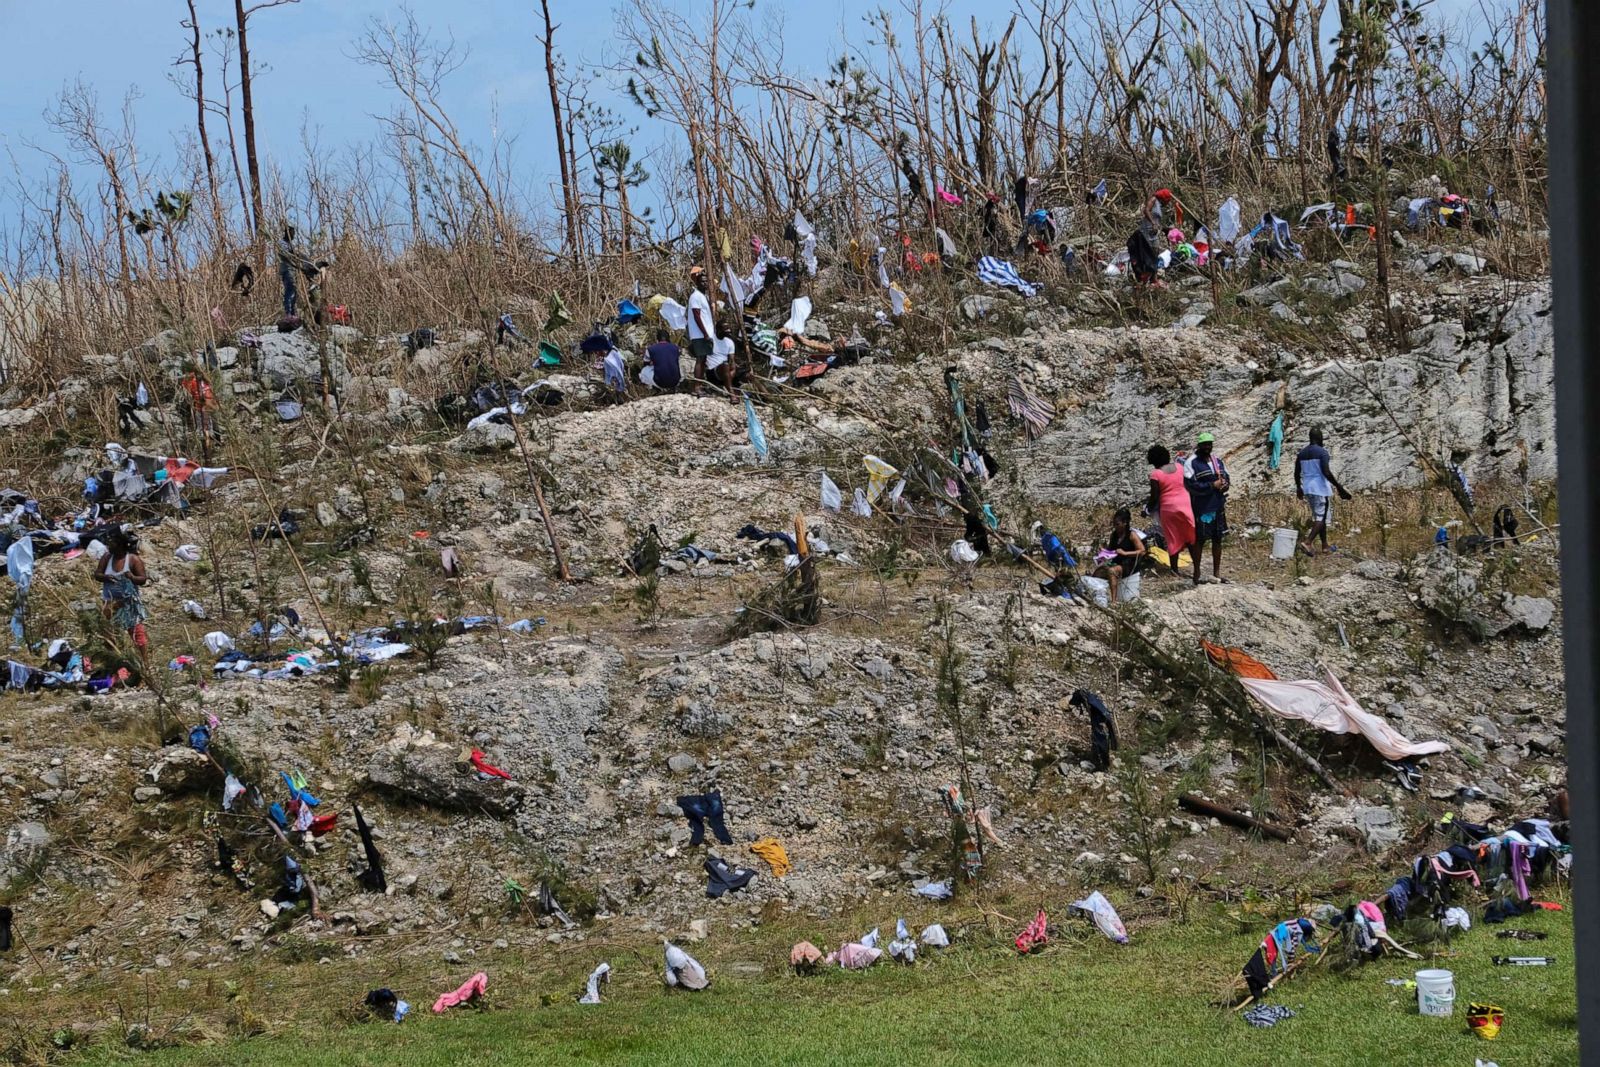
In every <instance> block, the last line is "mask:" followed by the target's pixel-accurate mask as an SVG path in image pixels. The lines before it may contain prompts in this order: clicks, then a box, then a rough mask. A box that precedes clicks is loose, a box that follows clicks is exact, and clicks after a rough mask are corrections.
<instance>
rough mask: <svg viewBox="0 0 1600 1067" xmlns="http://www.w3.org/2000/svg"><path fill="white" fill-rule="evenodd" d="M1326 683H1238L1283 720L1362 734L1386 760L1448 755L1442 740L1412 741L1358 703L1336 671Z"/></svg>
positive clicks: (1326, 676) (1327, 676) (1326, 677)
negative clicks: (1341, 683)
mask: <svg viewBox="0 0 1600 1067" xmlns="http://www.w3.org/2000/svg"><path fill="white" fill-rule="evenodd" d="M1323 678H1324V681H1321V682H1318V681H1301V682H1285V681H1278V680H1272V681H1268V680H1267V679H1264V678H1240V679H1239V684H1240V685H1242V686H1244V688H1245V691H1246V692H1247V693H1249V694H1250V695H1251V696H1253V697H1255V698H1256V700H1258V701H1260V702H1261V704H1262V705H1263V706H1264V707H1266V709H1267V710H1268V711H1270V712H1272V713H1273V714H1274V715H1277V716H1279V717H1280V718H1284V719H1299V720H1301V721H1302V722H1308V723H1310V724H1311V725H1312V726H1315V727H1316V728H1317V729H1319V730H1326V731H1328V732H1329V733H1330V734H1361V735H1362V736H1363V737H1365V738H1366V739H1367V740H1368V741H1370V742H1371V743H1372V747H1373V748H1375V749H1377V750H1378V751H1379V752H1381V753H1382V754H1383V755H1384V757H1385V758H1387V759H1405V758H1407V757H1409V756H1430V755H1432V754H1434V753H1436V752H1448V751H1449V750H1450V746H1449V745H1448V744H1446V743H1445V742H1443V741H1409V740H1407V739H1406V738H1405V737H1403V736H1402V735H1401V734H1400V733H1399V732H1397V731H1396V730H1395V729H1394V728H1393V727H1391V726H1390V725H1389V724H1388V723H1386V722H1384V721H1383V720H1382V719H1380V718H1378V717H1377V716H1376V715H1373V714H1372V713H1371V712H1369V711H1367V710H1366V709H1365V708H1363V707H1362V706H1361V705H1360V704H1358V703H1356V699H1355V697H1352V696H1351V695H1350V694H1349V693H1347V692H1345V688H1344V686H1342V685H1340V684H1339V679H1337V678H1335V677H1334V676H1333V672H1332V671H1329V670H1326V669H1324V670H1323Z"/></svg>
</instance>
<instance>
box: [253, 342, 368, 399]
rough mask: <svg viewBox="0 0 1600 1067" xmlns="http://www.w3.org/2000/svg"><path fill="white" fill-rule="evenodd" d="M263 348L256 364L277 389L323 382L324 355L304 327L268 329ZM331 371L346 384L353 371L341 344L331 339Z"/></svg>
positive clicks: (343, 384)
mask: <svg viewBox="0 0 1600 1067" xmlns="http://www.w3.org/2000/svg"><path fill="white" fill-rule="evenodd" d="M260 337H261V350H260V352H259V353H258V354H257V362H256V366H257V368H258V369H259V372H260V375H261V377H262V378H263V379H264V380H265V381H266V383H267V384H268V385H270V386H271V387H272V388H274V389H287V388H289V387H290V386H293V385H309V384H319V383H320V382H321V381H322V357H321V355H320V353H319V345H318V344H317V342H316V341H315V340H314V339H313V338H312V337H311V336H310V335H309V334H307V333H306V332H305V331H304V330H296V331H294V332H293V333H278V332H277V331H276V330H268V331H265V332H263V333H262V334H261V335H260ZM327 348H328V371H329V374H330V375H331V376H332V378H333V380H334V382H335V383H337V384H338V385H339V386H340V388H343V387H344V386H346V385H347V384H348V383H349V380H350V374H349V372H348V371H347V370H346V369H345V361H344V352H343V350H342V349H341V348H340V347H339V345H338V344H337V343H336V342H335V341H333V340H331V339H330V340H329V341H328V346H327Z"/></svg>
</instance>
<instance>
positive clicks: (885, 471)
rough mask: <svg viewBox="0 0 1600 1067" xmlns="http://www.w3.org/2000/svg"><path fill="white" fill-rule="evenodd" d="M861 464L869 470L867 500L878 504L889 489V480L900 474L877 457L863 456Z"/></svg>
mask: <svg viewBox="0 0 1600 1067" xmlns="http://www.w3.org/2000/svg"><path fill="white" fill-rule="evenodd" d="M861 462H862V464H863V465H864V466H865V467H866V468H867V500H869V501H870V502H872V503H874V504H876V503H877V502H878V497H880V496H882V495H883V491H884V489H885V488H887V487H888V485H889V479H890V478H893V477H894V476H895V475H897V474H899V473H900V472H899V471H897V470H895V469H894V468H893V467H891V466H889V464H887V463H885V462H884V461H883V460H881V459H879V458H878V457H877V456H863V457H861Z"/></svg>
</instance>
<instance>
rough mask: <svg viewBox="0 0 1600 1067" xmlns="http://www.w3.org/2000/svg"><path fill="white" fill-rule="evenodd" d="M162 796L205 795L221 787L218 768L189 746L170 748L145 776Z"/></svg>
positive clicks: (173, 746) (169, 746)
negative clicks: (214, 788) (212, 788)
mask: <svg viewBox="0 0 1600 1067" xmlns="http://www.w3.org/2000/svg"><path fill="white" fill-rule="evenodd" d="M144 776H145V777H146V778H147V779H149V781H150V784H151V785H154V786H159V787H160V788H159V789H158V790H157V792H159V793H168V794H180V793H202V792H205V791H206V790H207V789H210V788H211V787H212V786H214V785H216V784H218V778H219V776H218V774H217V769H216V767H214V766H212V764H211V761H210V760H208V759H206V757H204V756H202V755H201V754H200V753H198V752H196V751H195V750H194V749H192V748H190V747H189V746H188V745H168V746H167V747H166V748H164V749H162V750H161V757H160V758H159V759H157V760H156V762H155V763H153V764H151V766H150V767H149V768H148V769H147V770H146V771H145V772H144Z"/></svg>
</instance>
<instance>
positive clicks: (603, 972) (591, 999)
mask: <svg viewBox="0 0 1600 1067" xmlns="http://www.w3.org/2000/svg"><path fill="white" fill-rule="evenodd" d="M602 981H605V982H610V981H611V964H609V963H602V964H601V965H600V966H598V967H596V968H595V969H594V970H593V971H591V972H590V974H589V984H588V988H587V990H586V991H585V992H584V994H583V996H581V997H579V998H578V1003H579V1004H598V1003H600V983H601V982H602Z"/></svg>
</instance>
